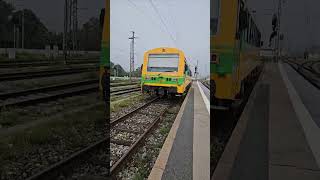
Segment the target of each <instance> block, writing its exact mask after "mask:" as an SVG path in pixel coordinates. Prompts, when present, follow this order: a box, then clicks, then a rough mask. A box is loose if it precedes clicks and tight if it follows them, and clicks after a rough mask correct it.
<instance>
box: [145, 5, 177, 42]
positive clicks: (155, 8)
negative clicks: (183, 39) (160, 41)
mask: <svg viewBox="0 0 320 180" xmlns="http://www.w3.org/2000/svg"><path fill="white" fill-rule="evenodd" d="M149 2H150V5H151V6H152V8H153V10H154V11H155V12H156V14H157V15H158V17H159V19H160V21H161V23H162V25H163V26H164V28H165V29H166V31H167V32H168V34H169V37H170V38H171V40H172V41H173V43H174V44H175V45H176V44H177V43H176V40H175V39H174V38H173V35H172V34H171V32H170V31H169V29H168V26H167V25H166V23H165V22H164V20H163V18H162V16H161V14H160V12H159V10H158V8H157V7H156V5H155V4H154V3H153V2H152V0H149Z"/></svg>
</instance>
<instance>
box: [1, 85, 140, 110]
mask: <svg viewBox="0 0 320 180" xmlns="http://www.w3.org/2000/svg"><path fill="white" fill-rule="evenodd" d="M98 83H99V81H98V80H95V79H93V80H85V81H78V82H72V83H66V84H60V85H54V86H47V87H42V88H35V89H29V90H25V91H17V92H10V93H3V94H0V109H3V108H8V107H19V106H20V107H21V106H28V105H35V104H37V103H42V102H47V101H52V100H56V99H59V98H65V97H70V96H74V95H81V94H87V93H91V92H95V91H98V88H99V87H98ZM117 87H119V86H117ZM138 91H140V87H138V86H137V87H132V86H130V87H127V88H126V87H124V88H122V89H116V90H112V89H111V95H112V96H120V95H124V94H130V93H134V92H138Z"/></svg>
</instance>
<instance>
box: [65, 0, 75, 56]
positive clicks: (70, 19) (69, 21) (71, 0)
mask: <svg viewBox="0 0 320 180" xmlns="http://www.w3.org/2000/svg"><path fill="white" fill-rule="evenodd" d="M77 34H78V0H65V9H64V33H63V53H64V56H65V59H67V57H69V56H70V54H71V51H74V52H75V51H76V50H77V49H78V37H77Z"/></svg>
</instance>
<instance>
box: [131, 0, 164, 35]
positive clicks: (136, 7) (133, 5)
mask: <svg viewBox="0 0 320 180" xmlns="http://www.w3.org/2000/svg"><path fill="white" fill-rule="evenodd" d="M127 1H128V2H129V3H130V4H131V6H132V7H134V8H135V9H136V10H137V11H138V12H140V13H141V14H142V15H143V16H144V17H148V19H149V21H150V22H151V23H153V24H154V25H156V26H159V27H160V30H161V31H162V32H163V33H164V34H167V32H166V31H165V30H164V29H163V27H162V26H160V25H159V24H156V23H155V22H154V21H153V19H152V18H151V17H150V15H148V14H146V13H145V12H144V11H143V10H142V9H140V8H139V7H138V6H137V5H136V4H135V3H134V2H133V1H131V0H127Z"/></svg>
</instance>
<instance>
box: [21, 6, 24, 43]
mask: <svg viewBox="0 0 320 180" xmlns="http://www.w3.org/2000/svg"><path fill="white" fill-rule="evenodd" d="M21 36H22V37H21V38H22V45H21V47H22V49H24V9H23V10H22V32H21Z"/></svg>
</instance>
